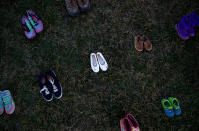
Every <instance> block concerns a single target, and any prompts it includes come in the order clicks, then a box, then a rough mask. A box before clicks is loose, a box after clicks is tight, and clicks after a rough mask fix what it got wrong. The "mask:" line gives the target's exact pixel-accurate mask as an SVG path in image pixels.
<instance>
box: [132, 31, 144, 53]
mask: <svg viewBox="0 0 199 131" xmlns="http://www.w3.org/2000/svg"><path fill="white" fill-rule="evenodd" d="M134 44H135V49H136V50H137V51H143V41H142V40H141V36H140V35H137V36H135V41H134Z"/></svg>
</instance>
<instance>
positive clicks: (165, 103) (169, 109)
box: [161, 99, 174, 117]
mask: <svg viewBox="0 0 199 131" xmlns="http://www.w3.org/2000/svg"><path fill="white" fill-rule="evenodd" d="M161 103H162V107H163V109H164V112H165V114H166V115H167V116H169V117H172V116H174V111H173V106H172V104H171V102H170V101H169V100H167V99H162V101H161Z"/></svg>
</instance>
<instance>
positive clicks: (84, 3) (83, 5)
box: [77, 0, 90, 12]
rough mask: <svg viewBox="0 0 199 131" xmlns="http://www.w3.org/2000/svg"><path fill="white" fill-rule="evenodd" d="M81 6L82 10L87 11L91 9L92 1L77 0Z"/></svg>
mask: <svg viewBox="0 0 199 131" xmlns="http://www.w3.org/2000/svg"><path fill="white" fill-rule="evenodd" d="M77 2H78V5H79V8H80V10H81V11H82V12H84V11H87V10H89V9H90V2H89V0H77Z"/></svg>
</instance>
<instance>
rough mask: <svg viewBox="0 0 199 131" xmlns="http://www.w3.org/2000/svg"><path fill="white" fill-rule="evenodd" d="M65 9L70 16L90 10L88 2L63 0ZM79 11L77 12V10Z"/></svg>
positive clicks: (86, 0) (85, 0)
mask: <svg viewBox="0 0 199 131" xmlns="http://www.w3.org/2000/svg"><path fill="white" fill-rule="evenodd" d="M65 3H66V9H67V11H68V13H69V14H70V15H71V16H75V15H77V14H79V12H80V10H81V11H82V12H85V11H87V10H89V9H90V2H89V0H77V1H76V0H65ZM78 6H79V8H80V10H79V8H78Z"/></svg>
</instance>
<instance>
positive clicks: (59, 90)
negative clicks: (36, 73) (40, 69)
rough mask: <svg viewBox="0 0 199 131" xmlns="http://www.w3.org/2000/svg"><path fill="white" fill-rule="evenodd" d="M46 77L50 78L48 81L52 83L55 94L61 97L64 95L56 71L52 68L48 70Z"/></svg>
mask: <svg viewBox="0 0 199 131" xmlns="http://www.w3.org/2000/svg"><path fill="white" fill-rule="evenodd" d="M46 77H47V79H48V81H49V82H50V83H51V87H52V92H53V94H54V96H55V97H56V98H57V99H59V98H61V97H62V87H61V84H60V83H59V81H58V79H57V77H56V75H55V73H54V72H53V71H52V70H50V71H48V72H46Z"/></svg>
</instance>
